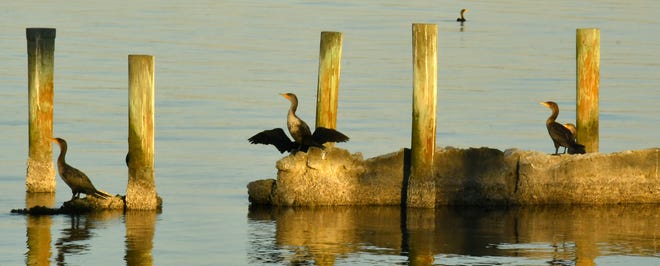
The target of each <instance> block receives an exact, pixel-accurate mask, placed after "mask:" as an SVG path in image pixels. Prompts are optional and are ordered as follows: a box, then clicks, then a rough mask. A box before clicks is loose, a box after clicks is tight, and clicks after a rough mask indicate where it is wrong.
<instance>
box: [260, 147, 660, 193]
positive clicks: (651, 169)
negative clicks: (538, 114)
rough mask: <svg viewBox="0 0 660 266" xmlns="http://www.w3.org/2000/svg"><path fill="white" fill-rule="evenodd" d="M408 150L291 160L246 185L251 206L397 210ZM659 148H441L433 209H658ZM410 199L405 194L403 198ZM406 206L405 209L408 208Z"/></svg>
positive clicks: (336, 152)
mask: <svg viewBox="0 0 660 266" xmlns="http://www.w3.org/2000/svg"><path fill="white" fill-rule="evenodd" d="M404 155H405V150H404V149H401V150H399V151H397V152H393V153H390V154H385V155H381V156H377V157H374V158H370V159H366V160H364V159H363V158H362V155H361V154H360V153H355V154H351V153H350V152H348V151H347V150H344V149H341V148H335V147H331V148H328V149H326V158H325V159H322V156H321V151H320V150H318V149H311V150H310V152H309V153H302V152H299V153H296V154H294V155H289V156H286V157H284V158H282V159H281V160H279V161H278V162H277V164H276V167H277V169H278V173H277V179H266V180H258V181H254V182H251V183H250V184H249V185H248V194H249V200H250V202H251V203H252V204H264V205H276V206H319V205H400V204H401V203H402V199H401V195H402V191H403V185H404V169H405V167H409V166H407V165H405V164H404V161H405V156H404ZM659 165H660V148H649V149H643V150H631V151H622V152H615V153H608V154H603V153H590V154H584V155H559V156H553V155H549V154H545V153H541V152H538V151H525V150H518V149H508V150H506V151H501V150H497V149H491V148H485V147H483V148H468V149H458V148H452V147H446V148H438V149H437V150H436V160H435V162H434V168H435V169H434V182H435V186H436V191H435V193H436V194H435V199H436V200H435V204H436V205H541V204H630V203H656V204H657V203H660V175H659V173H658V172H659ZM404 195H405V194H404ZM403 202H405V201H403Z"/></svg>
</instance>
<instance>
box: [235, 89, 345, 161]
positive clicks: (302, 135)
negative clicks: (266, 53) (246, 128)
mask: <svg viewBox="0 0 660 266" xmlns="http://www.w3.org/2000/svg"><path fill="white" fill-rule="evenodd" d="M280 95H282V97H284V98H286V99H287V100H289V101H290V102H291V105H290V106H289V112H288V113H287V118H286V124H287V129H288V130H289V134H290V135H291V137H293V141H291V139H290V138H289V137H288V136H287V135H286V133H284V130H282V129H281V128H274V129H270V130H264V131H262V132H259V133H257V134H256V135H254V136H252V137H250V138H249V139H248V141H249V142H250V143H252V144H265V145H274V146H275V147H276V148H277V150H278V151H280V153H284V152H290V153H295V152H297V151H302V152H307V150H308V149H309V147H317V148H319V149H322V150H323V149H325V146H323V144H325V143H326V142H345V141H348V140H349V138H348V137H347V136H346V135H344V134H343V133H341V132H339V131H337V130H334V129H330V128H325V127H317V128H316V129H315V130H314V133H312V132H311V130H310V129H309V126H308V125H307V123H305V121H303V120H302V119H300V118H299V117H298V116H297V115H296V110H297V109H298V97H297V96H296V95H295V94H293V93H282V94H280Z"/></svg>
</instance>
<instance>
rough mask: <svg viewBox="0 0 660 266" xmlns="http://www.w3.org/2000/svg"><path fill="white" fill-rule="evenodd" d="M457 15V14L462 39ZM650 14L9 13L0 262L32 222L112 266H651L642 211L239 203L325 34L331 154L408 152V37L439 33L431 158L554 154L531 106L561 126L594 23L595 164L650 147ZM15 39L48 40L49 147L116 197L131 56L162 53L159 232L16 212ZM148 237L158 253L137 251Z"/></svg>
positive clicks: (20, 135)
mask: <svg viewBox="0 0 660 266" xmlns="http://www.w3.org/2000/svg"><path fill="white" fill-rule="evenodd" d="M461 8H468V9H470V11H469V12H468V13H467V18H468V22H466V23H465V25H464V26H463V27H460V26H459V24H458V23H457V22H456V21H455V19H456V17H457V16H458V10H460V9H461ZM658 10H660V2H658V1H652V0H648V1H628V2H625V3H624V2H621V1H613V0H608V1H582V2H580V1H577V2H576V1H541V2H539V1H517V0H512V1H469V2H458V1H444V0H443V1H360V2H355V1H323V2H319V1H276V2H262V1H211V0H200V1H155V0H150V1H82V0H77V1H66V2H65V1H6V3H3V8H2V10H1V11H0V24H1V25H3V26H2V29H1V30H0V51H2V52H1V53H0V106H2V113H1V116H0V132H2V138H1V139H0V147H2V151H1V152H0V169H2V172H1V173H0V190H1V193H0V210H4V212H1V211H0V235H1V236H2V237H1V238H0V239H1V240H0V265H21V264H25V263H26V262H27V261H28V257H30V256H31V255H32V254H35V253H39V252H42V251H40V250H39V249H36V248H29V247H34V246H33V245H32V244H34V243H31V242H30V241H33V240H34V238H31V237H29V236H30V235H31V233H33V232H34V231H32V229H34V228H35V226H36V227H37V228H42V229H43V230H44V231H43V232H42V233H43V234H45V235H49V236H50V238H39V242H40V243H39V244H41V245H45V246H46V247H50V250H49V251H48V248H46V250H47V251H46V253H43V252H42V253H39V254H46V255H42V256H46V259H49V260H50V261H51V264H58V263H59V262H60V261H61V262H62V264H69V265H90V264H94V265H118V264H123V263H126V262H131V261H132V260H131V258H133V254H134V253H132V252H133V247H134V246H135V245H138V246H140V247H144V249H146V250H147V251H146V252H147V254H151V257H150V259H152V260H153V263H154V264H155V265H242V264H262V263H276V264H294V263H298V262H301V263H303V264H305V263H310V262H315V263H317V264H324V263H328V262H330V263H331V262H335V263H336V264H344V265H354V264H364V265H372V264H380V265H391V264H405V263H407V262H408V261H409V260H410V258H417V257H425V256H426V257H428V254H430V256H431V257H433V258H434V262H433V263H435V264H449V265H483V264H517V265H528V264H552V263H556V264H582V263H587V264H588V262H595V263H598V264H621V265H625V264H632V263H640V264H644V263H646V264H656V265H657V264H660V259H659V258H660V251H658V250H659V246H660V245H659V244H658V239H657V238H658V235H659V234H660V229H658V228H660V218H659V217H658V215H657V213H658V210H659V208H656V207H652V206H651V207H648V206H647V207H625V206H624V207H621V206H619V207H616V206H614V207H607V208H586V209H585V208H579V207H573V208H565V209H559V210H557V209H553V208H549V209H546V208H542V209H516V210H497V211H492V212H488V211H472V210H460V209H459V210H454V209H444V208H441V209H439V210H438V212H436V213H433V214H432V215H431V214H428V213H425V214H424V213H423V214H419V215H421V216H424V215H426V216H428V215H431V217H434V219H435V223H431V224H430V225H429V223H428V222H426V223H424V222H420V223H418V222H416V221H410V219H407V220H406V219H402V218H401V216H400V212H398V211H397V210H398V209H396V208H395V209H391V208H370V209H366V210H365V209H359V208H330V209H326V208H322V209H312V210H306V209H303V210H300V209H296V210H286V209H285V210H279V209H278V210H266V211H262V210H256V211H252V212H250V211H249V210H248V205H249V204H248V200H247V193H246V189H245V185H246V184H247V183H248V182H250V181H252V180H255V179H261V178H271V177H274V176H275V174H276V170H275V168H274V164H275V161H276V160H277V159H279V158H281V155H280V154H279V153H277V152H276V151H275V149H274V148H272V147H265V146H252V145H249V144H248V143H247V141H246V139H247V137H249V136H251V135H252V134H254V133H256V132H258V131H260V130H263V129H270V128H274V127H283V126H284V123H285V122H284V121H285V113H286V110H287V107H288V103H287V101H286V100H285V99H283V98H282V97H280V96H278V95H277V93H280V92H295V93H297V94H298V96H299V98H300V99H301V101H302V103H301V106H300V108H299V114H300V116H301V117H302V118H303V119H305V120H307V121H308V122H310V123H313V121H314V117H313V114H314V102H315V100H314V99H315V95H316V83H317V76H316V75H317V68H318V46H319V37H320V32H321V31H325V30H330V31H340V32H343V34H344V42H343V57H342V69H341V85H340V86H341V89H340V94H339V113H338V122H337V126H338V128H339V129H340V130H341V131H342V132H344V133H346V134H347V135H349V136H350V137H351V141H350V142H348V143H343V144H341V145H339V146H340V147H343V148H346V149H349V150H350V151H351V152H361V153H363V154H364V156H365V157H372V156H377V155H381V154H384V153H388V152H392V151H396V150H398V149H400V148H401V147H404V146H409V136H410V120H411V119H410V114H411V109H410V106H411V95H412V92H411V84H412V81H411V77H412V62H411V54H412V53H411V24H412V23H417V22H422V23H435V24H438V30H439V33H438V54H439V58H438V64H439V66H438V69H439V71H438V94H439V97H438V98H439V101H438V139H437V143H438V145H439V146H455V147H480V146H488V147H494V148H499V149H507V148H512V147H516V148H520V149H529V150H541V151H545V152H552V151H553V149H552V148H553V147H552V143H551V141H550V139H549V137H548V135H547V132H546V129H545V126H544V121H545V119H546V117H547V116H548V115H549V113H548V110H547V109H546V108H545V107H543V106H541V105H539V104H538V102H540V101H545V100H554V101H557V102H558V103H559V104H560V107H561V111H562V112H561V113H560V116H559V119H560V120H561V121H565V122H569V121H574V118H575V106H574V99H575V30H576V28H585V27H597V28H600V30H601V75H600V78H601V80H600V119H601V120H600V150H601V152H613V151H620V150H627V149H640V148H647V147H658V146H660V138H659V137H658V133H659V132H660V104H658V101H659V100H660V75H658V74H659V73H660V53H659V52H658V47H660V30H659V29H660V17H659V16H657V12H658ZM28 27H53V28H57V38H56V41H55V43H56V44H55V46H56V51H55V109H54V134H55V136H59V137H63V138H65V139H67V140H68V141H69V146H70V147H69V148H70V154H69V155H68V156H67V159H68V161H69V162H70V163H71V164H73V165H74V166H76V167H78V168H80V169H81V170H83V171H85V172H86V173H87V174H88V175H89V176H90V177H91V178H92V180H93V181H94V183H95V184H96V186H97V187H100V188H102V189H104V190H106V191H109V192H111V193H113V194H115V193H120V194H124V193H125V187H126V182H127V181H126V176H127V170H126V168H125V166H124V162H123V159H124V155H125V152H126V149H127V142H126V139H127V120H126V118H127V109H128V107H127V86H128V85H127V84H128V77H127V72H128V70H127V64H128V63H127V55H128V54H151V55H154V56H155V58H156V158H155V161H156V182H157V189H158V192H159V194H160V195H161V196H162V197H163V199H164V202H165V203H164V210H163V213H162V214H159V215H158V216H156V217H155V219H153V218H152V217H150V216H148V215H147V217H145V218H141V217H142V216H141V215H122V214H112V213H111V214H107V215H97V216H83V217H80V218H79V220H77V221H76V220H75V219H74V220H73V221H72V218H71V217H67V216H54V217H52V218H50V220H48V219H46V220H38V221H33V220H30V218H27V217H25V216H17V215H10V214H9V210H10V209H12V208H20V207H23V206H25V193H24V190H25V187H24V186H25V185H24V180H25V166H26V160H27V143H28V140H27V137H28V136H27V110H28V109H27V73H26V69H27V59H26V57H27V52H26V39H25V28H28ZM55 150H57V149H55ZM57 192H58V193H57V197H56V205H58V206H59V205H61V203H62V202H63V201H66V200H68V199H69V197H70V194H69V193H70V190H69V189H68V188H67V187H66V186H65V185H63V184H62V182H60V181H59V178H58V187H57ZM365 214H371V215H368V216H365ZM426 216H425V217H426ZM367 217H372V218H371V219H368V218H367ZM373 217H377V218H379V219H373ZM415 217H416V216H415ZM409 218H410V217H409ZM434 219H431V220H434ZM404 220H405V221H406V222H404ZM140 221H143V222H142V223H140ZM154 221H155V222H154ZM72 222H73V224H72ZM296 222H298V223H301V222H304V223H305V224H296ZM136 224H137V225H136ZM491 225H492V226H491ZM521 226H522V229H520V228H521ZM531 226H535V227H531ZM402 227H403V228H408V229H411V228H412V229H411V230H402V229H401V228H402ZM445 227H446V228H445ZM30 228H32V229H30ZM72 228H73V229H72ZM144 228H147V229H144ZM143 229H144V230H146V232H147V235H149V233H148V232H152V234H151V235H153V239H152V241H148V239H147V241H146V243H147V244H144V243H142V244H139V243H138V244H135V243H133V242H131V241H130V238H129V237H128V236H129V235H131V234H133V233H135V231H137V232H143V231H144V230H143ZM518 229H519V230H518ZM150 230H151V231H150ZM411 231H413V233H410V232H411ZM414 232H417V233H418V234H419V235H421V236H416V235H415V233H414ZM532 232H536V233H534V234H532ZM417 237H422V238H421V240H419V241H420V242H417V239H419V238H417ZM424 237H426V238H424ZM127 239H129V240H127ZM404 240H412V241H404ZM409 242H413V243H411V244H410V246H408V243H409ZM417 243H419V245H416V244H417ZM148 244H151V246H150V245H148ZM420 246H421V247H420ZM129 251H130V252H129ZM149 251H150V252H149ZM409 251H415V252H417V251H419V252H422V253H423V252H428V254H426V253H423V254H421V255H420V256H417V255H419V254H416V253H415V254H413V255H411V254H410V252H409ZM413 253H414V252H413ZM127 254H128V255H127ZM424 254H426V255H424ZM585 254H586V255H585Z"/></svg>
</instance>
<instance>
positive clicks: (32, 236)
mask: <svg viewBox="0 0 660 266" xmlns="http://www.w3.org/2000/svg"><path fill="white" fill-rule="evenodd" d="M54 205H55V193H26V194H25V207H26V208H32V207H34V206H45V207H53V206H54ZM26 219H27V229H26V231H27V248H28V251H27V254H26V264H28V265H48V264H49V260H50V256H51V251H50V244H51V239H52V236H51V234H50V227H51V225H52V223H53V221H52V218H51V217H50V216H47V215H45V216H31V215H28V216H27V218H26Z"/></svg>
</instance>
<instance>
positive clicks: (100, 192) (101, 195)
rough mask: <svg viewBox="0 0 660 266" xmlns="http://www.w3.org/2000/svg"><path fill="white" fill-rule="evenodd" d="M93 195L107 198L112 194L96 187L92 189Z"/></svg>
mask: <svg viewBox="0 0 660 266" xmlns="http://www.w3.org/2000/svg"><path fill="white" fill-rule="evenodd" d="M94 196H95V197H98V198H103V199H108V198H111V197H112V195H110V194H109V193H107V192H105V191H101V190H98V189H97V190H96V191H94Z"/></svg>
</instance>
